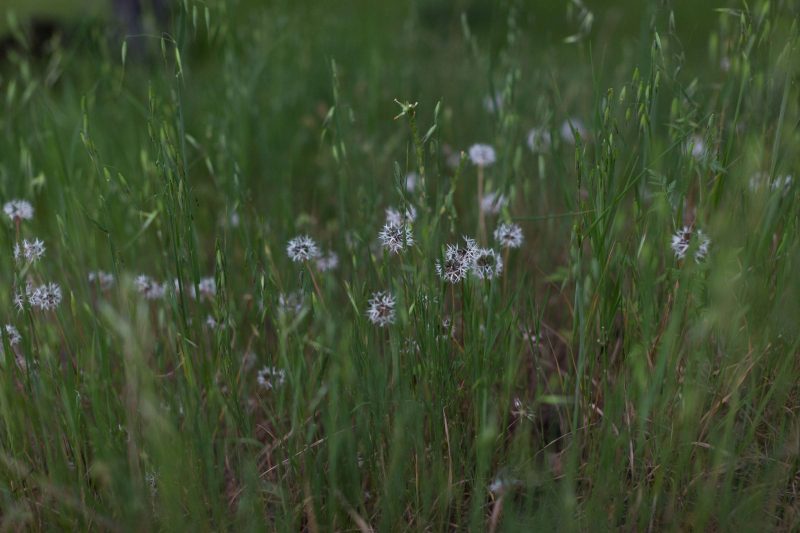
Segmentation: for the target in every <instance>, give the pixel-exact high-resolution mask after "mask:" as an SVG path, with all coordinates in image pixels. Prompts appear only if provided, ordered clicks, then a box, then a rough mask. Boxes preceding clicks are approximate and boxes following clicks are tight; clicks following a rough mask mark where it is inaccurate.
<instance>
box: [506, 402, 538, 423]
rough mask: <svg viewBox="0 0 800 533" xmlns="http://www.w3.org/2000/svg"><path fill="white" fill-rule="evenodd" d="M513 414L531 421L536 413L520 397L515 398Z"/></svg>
mask: <svg viewBox="0 0 800 533" xmlns="http://www.w3.org/2000/svg"><path fill="white" fill-rule="evenodd" d="M511 416H514V417H517V418H520V419H521V418H527V419H528V420H530V421H533V419H534V413H533V411H532V410H531V409H529V408H528V407H527V406H526V405H525V404H523V403H522V400H520V399H519V398H514V402H513V407H512V408H511Z"/></svg>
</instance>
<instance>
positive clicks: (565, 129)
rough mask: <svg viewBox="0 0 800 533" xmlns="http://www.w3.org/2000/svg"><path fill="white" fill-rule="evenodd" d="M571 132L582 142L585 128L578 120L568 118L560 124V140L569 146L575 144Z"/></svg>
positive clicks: (584, 136) (585, 132)
mask: <svg viewBox="0 0 800 533" xmlns="http://www.w3.org/2000/svg"><path fill="white" fill-rule="evenodd" d="M573 130H574V131H575V133H577V134H578V137H579V138H580V139H581V140H583V139H585V138H586V136H587V133H588V132H587V131H586V126H585V125H584V123H583V121H582V120H581V119H579V118H568V119H567V120H565V121H564V122H562V123H561V138H562V139H564V140H565V141H566V142H568V143H570V144H575V135H574V134H573Z"/></svg>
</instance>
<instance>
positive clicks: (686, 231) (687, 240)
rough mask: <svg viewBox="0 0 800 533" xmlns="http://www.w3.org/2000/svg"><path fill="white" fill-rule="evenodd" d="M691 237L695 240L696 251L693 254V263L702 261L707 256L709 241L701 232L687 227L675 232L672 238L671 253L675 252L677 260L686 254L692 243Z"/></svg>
mask: <svg viewBox="0 0 800 533" xmlns="http://www.w3.org/2000/svg"><path fill="white" fill-rule="evenodd" d="M692 237H695V238H696V240H697V250H695V252H694V259H695V261H698V262H699V261H702V260H703V259H705V257H706V256H707V255H708V247H709V246H710V245H711V239H709V238H708V236H706V234H705V233H703V230H696V231H695V230H693V229H692V228H690V227H689V226H684V227H683V228H681V229H679V230H678V231H677V232H675V235H673V236H672V251H673V252H675V257H676V258H677V259H683V258H685V257H686V252H687V251H688V250H689V246H690V245H691V243H692Z"/></svg>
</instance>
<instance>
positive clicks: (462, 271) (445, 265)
mask: <svg viewBox="0 0 800 533" xmlns="http://www.w3.org/2000/svg"><path fill="white" fill-rule="evenodd" d="M467 272H469V270H468V269H467V266H466V264H464V262H463V261H459V260H458V259H455V258H447V257H445V258H444V260H443V261H439V260H437V261H436V274H438V276H439V277H440V278H442V279H443V280H444V281H446V282H447V283H458V282H460V281H462V280H463V279H464V278H466V277H467Z"/></svg>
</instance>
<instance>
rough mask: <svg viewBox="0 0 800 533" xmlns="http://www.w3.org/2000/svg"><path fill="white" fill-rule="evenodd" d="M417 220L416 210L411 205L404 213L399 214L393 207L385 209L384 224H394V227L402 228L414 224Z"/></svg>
mask: <svg viewBox="0 0 800 533" xmlns="http://www.w3.org/2000/svg"><path fill="white" fill-rule="evenodd" d="M416 219H417V209H416V208H415V207H414V206H413V205H409V206H408V207H407V208H406V210H405V213H400V211H398V210H397V209H395V208H394V207H387V208H386V223H387V224H394V225H395V226H402V225H403V224H408V223H409V222H414V221H415V220H416Z"/></svg>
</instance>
